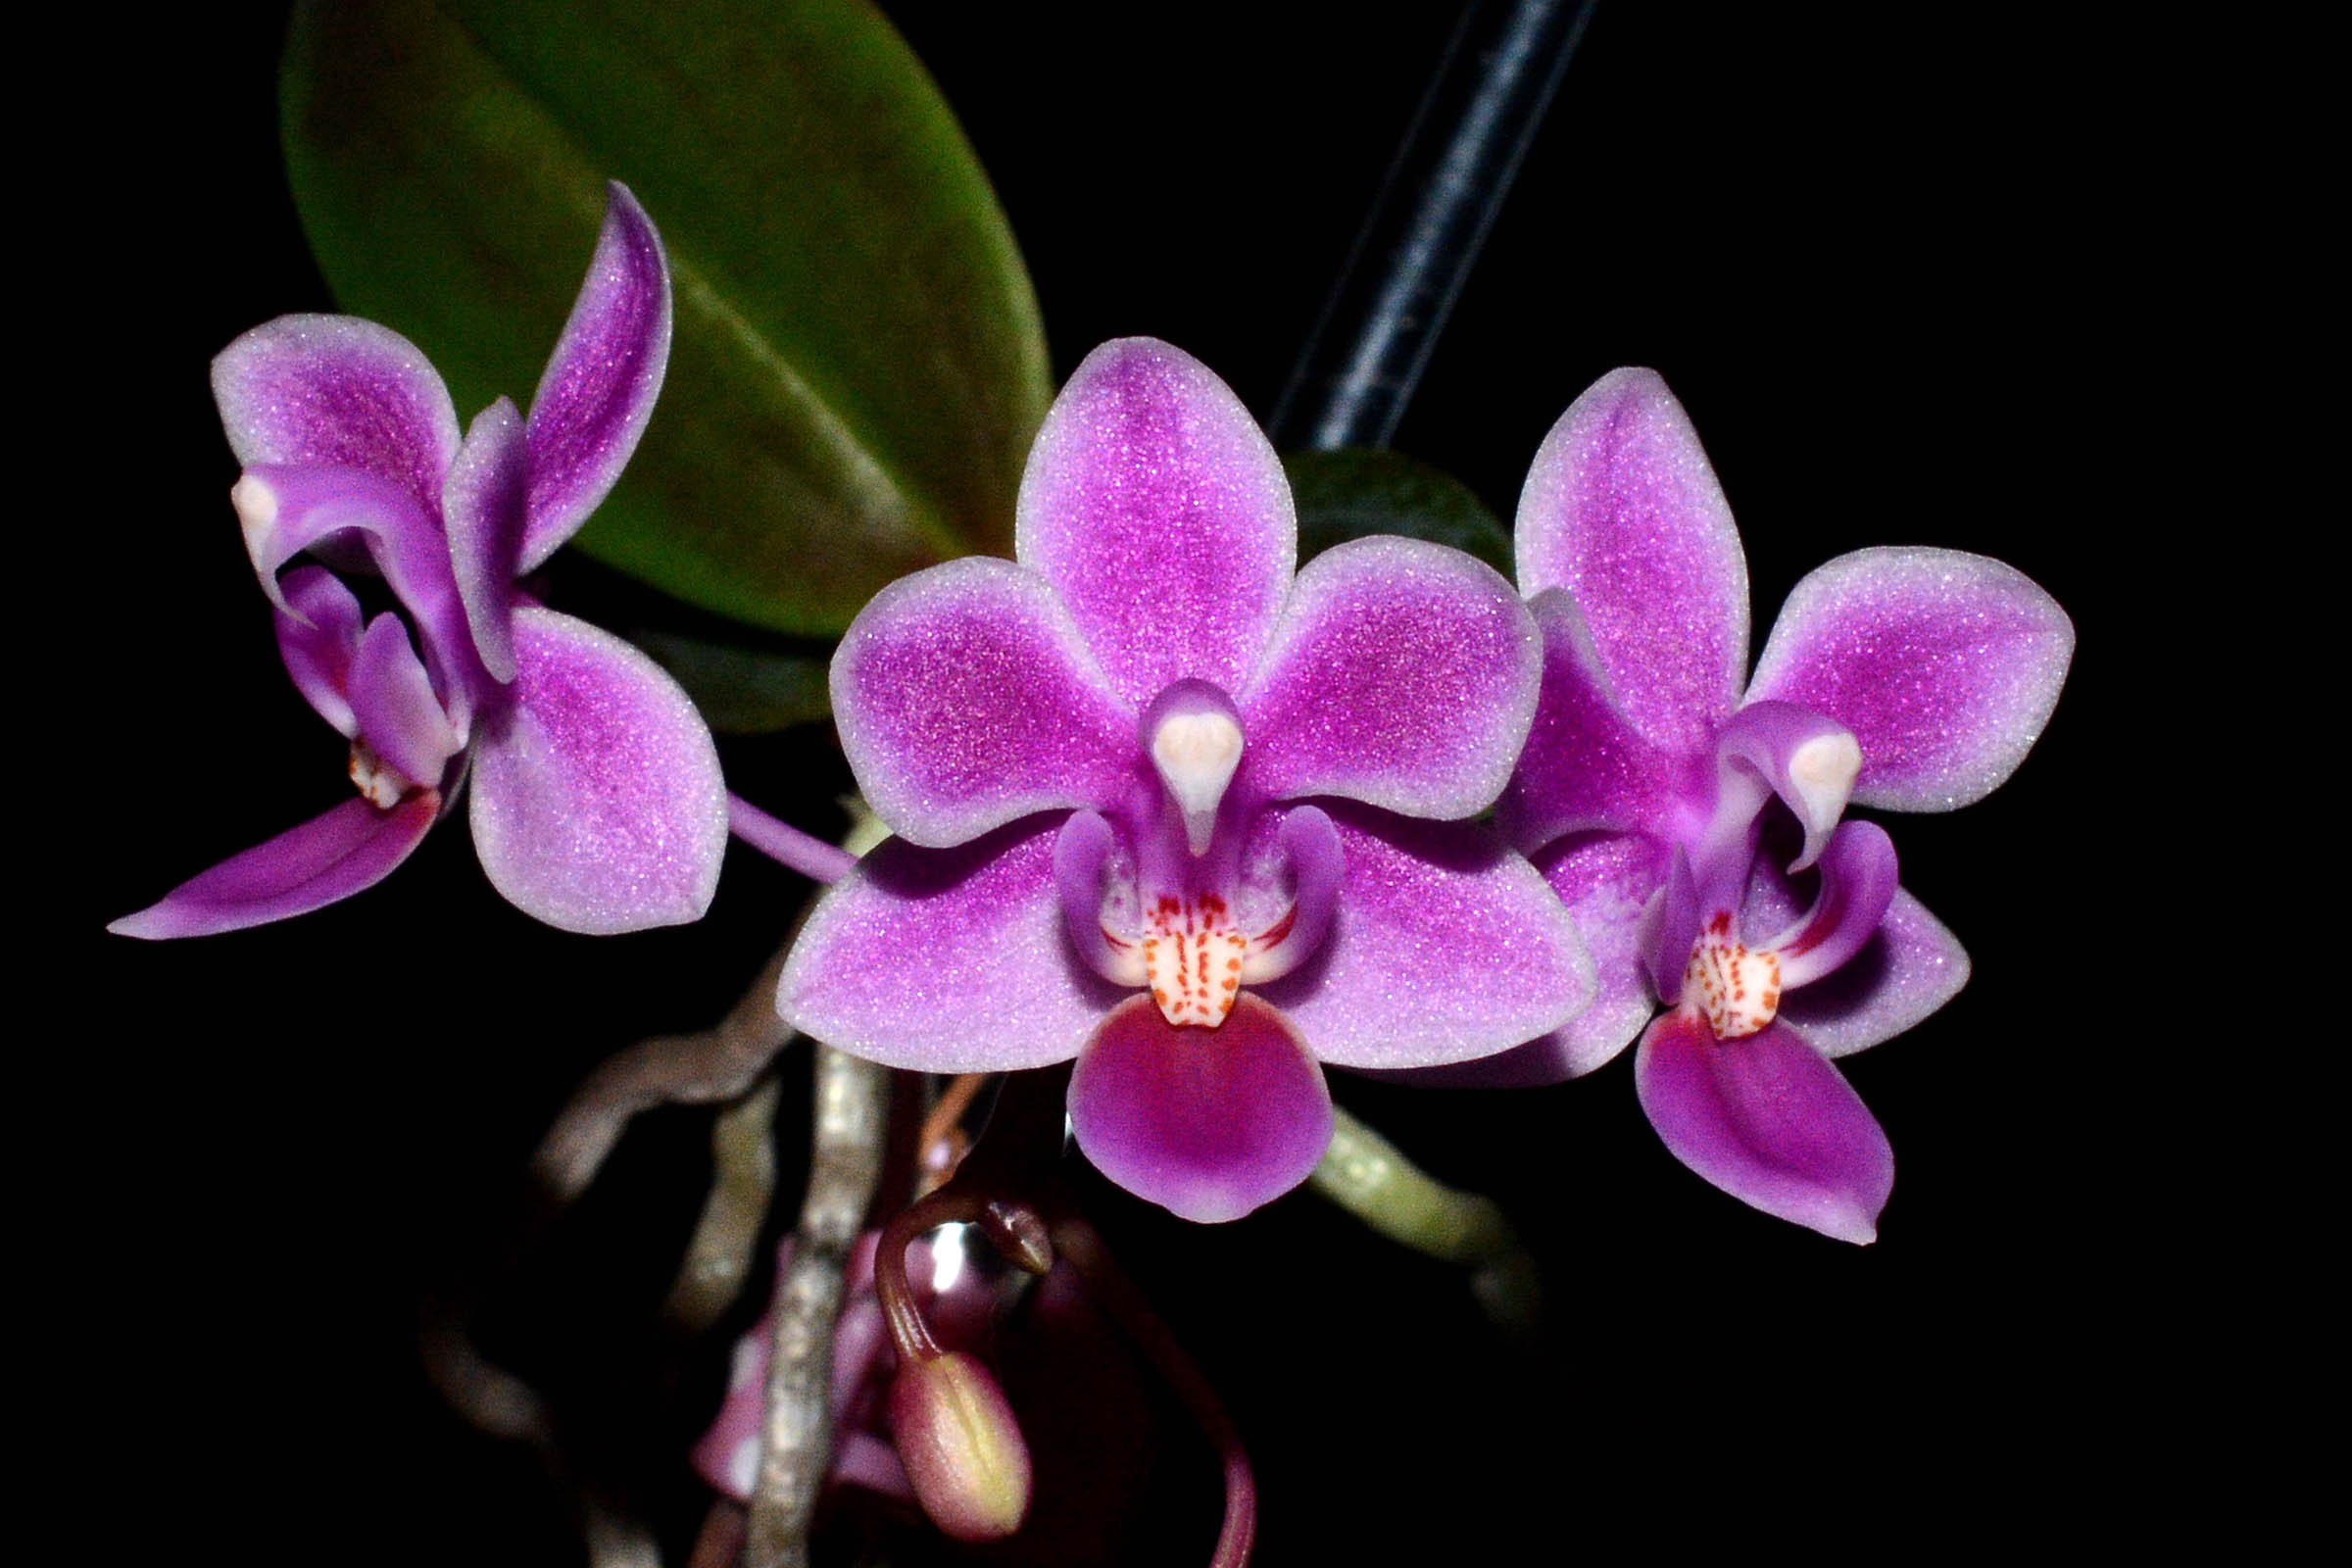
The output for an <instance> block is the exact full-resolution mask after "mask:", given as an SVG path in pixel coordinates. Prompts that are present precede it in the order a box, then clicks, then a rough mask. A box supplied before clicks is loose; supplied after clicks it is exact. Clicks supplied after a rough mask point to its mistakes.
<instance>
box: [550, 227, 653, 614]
mask: <svg viewBox="0 0 2352 1568" xmlns="http://www.w3.org/2000/svg"><path fill="white" fill-rule="evenodd" d="M605 190H606V197H607V202H606V207H605V226H604V230H603V232H602V233H600V234H599V235H598V236H597V241H596V254H595V255H594V256H592V257H590V258H589V261H588V275H587V277H585V278H584V279H582V280H581V283H580V294H579V298H578V299H577V300H575V301H573V303H572V307H571V319H570V320H568V321H566V322H564V336H563V337H562V338H561V339H560V340H559V341H558V342H557V344H556V352H555V353H554V354H553V355H552V356H550V357H549V359H548V362H547V370H546V372H545V373H544V374H542V375H541V376H540V378H539V390H538V392H537V393H536V394H535V395H534V396H533V397H532V398H531V419H530V470H531V479H530V486H531V489H530V530H529V533H528V535H527V536H526V538H525V541H524V544H523V551H522V569H523V570H525V571H528V570H529V569H531V568H532V567H533V566H536V565H538V564H540V563H541V562H543V561H545V560H546V559H547V558H548V557H549V556H551V555H553V554H554V553H555V550H556V547H557V546H558V545H561V544H562V543H563V542H564V540H566V539H568V538H570V537H571V536H572V535H573V534H574V533H576V532H578V531H579V526H580V524H581V523H583V522H586V521H587V520H588V515H589V514H590V513H592V512H594V511H595V510H596V508H597V504H598V503H599V502H601V501H603V500H604V499H605V495H606V493H607V492H608V491H610V490H611V489H612V488H613V480H615V479H617V478H619V477H620V470H621V468H622V467H623V466H626V465H627V463H628V461H629V454H630V453H632V452H635V451H636V450H637V438H638V437H639V436H641V435H643V434H644V433H645V426H646V421H647V420H649V419H651V418H652V417H653V416H654V399H655V398H656V397H657V396H658V395H660V393H661V391H662V374H663V372H664V371H665V370H666V369H667V368H668V365H669V322H670V300H669V263H668V260H667V259H666V258H665V257H664V256H663V255H662V236H661V235H660V234H658V233H656V232H655V231H654V224H653V221H652V220H651V219H649V218H647V217H646V216H645V211H644V209H642V208H640V207H639V206H638V205H637V199H636V198H635V197H634V196H631V195H630V194H629V191H628V187H626V186H625V185H622V184H620V183H619V182H618V181H614V182H613V183H612V184H609V185H607V186H606V187H605Z"/></svg>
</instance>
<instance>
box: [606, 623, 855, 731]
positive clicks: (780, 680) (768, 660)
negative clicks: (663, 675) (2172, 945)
mask: <svg viewBox="0 0 2352 1568" xmlns="http://www.w3.org/2000/svg"><path fill="white" fill-rule="evenodd" d="M629 641H631V642H633V643H635V644H636V645H637V646H638V647H640V648H642V649H644V650H645V651H646V652H647V653H648V654H651V655H652V656H653V658H654V662H656V663H659V664H660V665H661V666H662V668H663V669H666V670H668V671H669V672H670V674H671V675H672V676H673V677H675V679H676V680H677V683H678V684H679V685H681V686H683V687H685V688H686V695H687V696H689V697H691V698H693V699H694V706H695V707H696V708H698V709H700V710H702V714H703V721H704V722H705V723H707V724H709V725H710V726H711V728H712V729H714V730H717V731H719V732H720V733H721V734H725V735H764V734H767V733H769V732H770V731H773V730H779V729H788V728H790V727H791V726H792V725H795V724H806V723H809V722H811V721H813V720H815V719H820V718H824V717H826V716H828V715H829V714H830V713H831V712H832V711H833V700H832V695H831V693H830V692H829V691H828V690H827V688H826V685H825V672H826V669H827V667H828V666H829V664H830V663H831V660H830V659H829V658H827V657H826V656H824V655H822V654H818V655H808V654H778V653H769V652H766V651H764V650H761V649H756V648H738V647H735V646H733V645H731V644H726V643H713V642H705V641H704V640H703V639H701V638H699V637H681V636H679V635H677V634H676V633H674V632H665V631H640V632H632V633H631V634H630V636H629Z"/></svg>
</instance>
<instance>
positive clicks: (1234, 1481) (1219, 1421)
mask: <svg viewBox="0 0 2352 1568" xmlns="http://www.w3.org/2000/svg"><path fill="white" fill-rule="evenodd" d="M1051 1230H1052V1235H1053V1239H1054V1250H1055V1251H1056V1252H1057V1253H1058V1254H1059V1255H1060V1256H1062V1257H1064V1258H1067V1259H1068V1260H1069V1263H1070V1266H1071V1267H1072V1268H1074V1269H1076V1270H1077V1271H1078V1277H1079V1279H1080V1280H1082V1281H1084V1282H1085V1285H1086V1290H1087V1294H1088V1295H1090V1296H1092V1297H1093V1298H1094V1299H1095V1301H1096V1303H1097V1304H1099V1305H1100V1306H1101V1307H1102V1308H1103V1310H1104V1311H1106V1312H1108V1313H1109V1314H1110V1316H1111V1319H1112V1321H1114V1322H1116V1323H1117V1324H1118V1325H1119V1327H1120V1328H1121V1329H1122V1330H1124V1331H1125V1332H1126V1335H1127V1337H1128V1338H1129V1339H1130V1340H1133V1341H1134V1342H1135V1346H1136V1348H1138V1349H1140V1350H1142V1351H1143V1352H1144V1355H1145V1356H1146V1357H1147V1358H1148V1359H1149V1360H1150V1361H1151V1362H1152V1366H1154V1367H1155V1368H1157V1369H1158V1372H1159V1375H1160V1376H1161V1377H1163V1378H1165V1379H1166V1380H1167V1383H1168V1386H1169V1387H1170V1388H1171V1389H1173V1390H1175V1392H1176V1397H1178V1398H1179V1399H1182V1400H1183V1401H1184V1407H1185V1409H1187V1410H1188V1411H1190V1412H1191V1413H1192V1417H1193V1419H1194V1421H1196V1422H1198V1423H1199V1424H1200V1427H1201V1432H1202V1433H1203V1434H1205V1435H1206V1436H1207V1438H1208V1441H1209V1442H1210V1443H1211V1444H1213V1445H1214V1446H1216V1450H1217V1458H1218V1461H1219V1463H1220V1464H1221V1465H1222V1466H1223V1469H1224V1472H1225V1521H1224V1524H1223V1526H1222V1527H1221V1528H1220V1529H1219V1530H1218V1532H1217V1547H1216V1554H1215V1555H1214V1556H1212V1557H1211V1558H1210V1559H1209V1568H1244V1565H1245V1564H1247V1563H1248V1562H1249V1561H1250V1545H1251V1544H1252V1543H1253V1542H1254V1541H1255V1540H1256V1539H1257V1478H1256V1476H1255V1474H1254V1473H1253V1472H1252V1471H1251V1470H1250V1452H1249V1450H1248V1449H1247V1448H1245V1447H1244V1446H1242V1434H1241V1430H1240V1428H1238V1427H1236V1426H1235V1425H1234V1424H1233V1417H1232V1416H1230V1415H1228V1414H1226V1412H1225V1404H1224V1401H1223V1400H1221V1399H1219V1398H1218V1397H1217V1391H1216V1390H1215V1389H1213V1388H1211V1387H1210V1386H1209V1382H1208V1379H1207V1378H1206V1377H1204V1376H1202V1375H1201V1369H1200V1368H1199V1367H1197V1366H1195V1365H1194V1364H1193V1358H1192V1357H1191V1356H1189V1355H1187V1354H1185V1353H1184V1347H1183V1346H1181V1345H1179V1344H1178V1343H1177V1342H1176V1336H1175V1335H1174V1334H1173V1333H1171V1332H1170V1331H1169V1329H1168V1326H1167V1325H1166V1324H1165V1323H1163V1322H1161V1321H1160V1319H1159V1314H1158V1313H1156V1312H1154V1311H1152V1304H1151V1302H1150V1301H1148V1300H1146V1299H1145V1298H1144V1293H1143V1292H1142V1291H1141V1290H1140V1289H1138V1288H1137V1286H1136V1283H1135V1282H1134V1281H1133V1280H1131V1279H1129V1278H1128V1277H1127V1271H1126V1270H1125V1269H1122V1268H1121V1267H1119V1265H1118V1263H1117V1261H1116V1260H1115V1259H1114V1258H1112V1257H1111V1255H1110V1250H1109V1249H1108V1248H1106V1247H1104V1246H1103V1238H1102V1237H1101V1236H1099V1235H1097V1234H1096V1233H1095V1228H1094V1227H1093V1226H1092V1225H1089V1224H1088V1223H1087V1222H1086V1221H1085V1220H1084V1219H1082V1218H1080V1217H1079V1216H1078V1215H1077V1213H1076V1212H1074V1211H1069V1210H1065V1211H1063V1212H1062V1213H1061V1214H1059V1215H1058V1216H1056V1217H1055V1218H1054V1221H1053V1224H1052V1227H1051Z"/></svg>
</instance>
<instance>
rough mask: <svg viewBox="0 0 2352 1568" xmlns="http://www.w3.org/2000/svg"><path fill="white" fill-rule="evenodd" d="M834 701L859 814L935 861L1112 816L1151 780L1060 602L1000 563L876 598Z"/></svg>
mask: <svg viewBox="0 0 2352 1568" xmlns="http://www.w3.org/2000/svg"><path fill="white" fill-rule="evenodd" d="M832 691H833V717H834V722H835V723H836V724H838V725H839V726H840V730H841V745H842V750H843V751H844V752H846V753H847V754H848V755H849V760H850V766H851V768H852V769H853V770H854V771H855V772H856V773H857V775H858V788H859V789H861V790H863V791H864V792H865V798H866V801H867V803H868V804H869V805H871V806H872V807H873V809H874V812H875V814H876V815H878V816H880V817H881V818H882V820H883V821H884V822H887V823H888V824H889V825H890V827H891V830H892V831H893V832H896V833H897V834H899V835H900V836H901V837H902V838H905V839H907V840H909V841H910V842H912V843H916V844H923V845H929V846H931V847H933V848H935V849H936V848H943V847H945V846H947V845H951V844H960V843H962V842H964V841H965V840H967V839H971V838H976V837H977V836H979V835H980V834H982V833H986V832H988V831H989V830H991V829H992V828H996V827H1000V826H1002V825H1003V824H1005V823H1006V822H1010V821H1012V820H1014V819H1016V818H1018V817H1022V816H1026V815H1028V814H1029V813H1030V812H1032V811H1042V810H1048V809H1054V808H1062V807H1093V806H1104V805H1108V804H1109V803H1110V802H1111V801H1112V800H1113V799H1114V798H1116V796H1117V795H1118V793H1119V792H1120V790H1121V789H1122V786H1123V785H1125V784H1126V783H1127V782H1128V781H1129V779H1130V778H1131V776H1132V775H1134V774H1135V772H1136V770H1137V769H1139V768H1143V767H1146V766H1148V765H1149V764H1148V763H1147V762H1146V761H1145V760H1144V755H1143V746H1142V742H1141V741H1140V740H1139V739H1138V738H1137V736H1136V729H1135V725H1136V717H1135V711H1134V710H1133V709H1132V708H1130V707H1128V706H1127V705H1125V704H1123V703H1122V702H1121V701H1120V700H1119V698H1118V697H1117V696H1116V695H1115V694H1114V693H1113V692H1112V691H1111V689H1110V687H1109V684H1108V683H1107V682H1106V681H1105V680H1104V678H1103V671H1102V669H1101V667H1100V666H1099V665H1097V664H1096V662H1095V661H1094V657H1093V655H1092V654H1090V653H1089V652H1088V651H1087V647H1086V644H1085V642H1084V640H1083V639H1082V638H1081V637H1080V636H1079V633H1078V628H1077V627H1076V625H1075V624H1073V623H1072V621H1071V619H1070V617H1069V614H1068V613H1067V612H1066V611H1064V610H1063V608H1062V606H1061V604H1060V602H1059V601H1058V600H1057V599H1055V597H1054V590H1053V589H1052V588H1051V587H1050V586H1048V584H1047V583H1046V581H1045V579H1044V578H1042V577H1040V576H1038V575H1037V573H1035V572H1033V571H1028V570H1025V569H1024V568H1022V567H1020V566H1016V565H1013V564H1011V563H1009V562H1004V561H991V560H987V559H984V558H981V557H970V558H967V559H965V560H962V561H952V562H949V563H948V564H946V565H942V566H934V567H932V568H931V569H930V570H928V571H919V572H916V573H915V574H914V575H912V576H910V577H902V578H901V579H899V580H898V581H897V582H895V583H892V584H891V585H890V586H889V587H888V588H885V589H883V590H882V591H881V592H880V593H878V594H876V595H875V596H874V598H873V601H872V602H871V603H870V604H868V605H867V606H866V607H865V609H864V610H863V611H861V612H859V613H858V618H857V619H856V620H855V621H853V622H852V623H851V625H850V630H849V634H848V635H847V636H845V637H844V638H843V639H842V641H841V649H840V652H838V653H836V654H835V655H834V656H833V673H832Z"/></svg>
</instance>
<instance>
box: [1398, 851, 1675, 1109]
mask: <svg viewBox="0 0 2352 1568" xmlns="http://www.w3.org/2000/svg"><path fill="white" fill-rule="evenodd" d="M1533 863H1534V865H1535V867H1536V870H1537V871H1538V872H1539V873H1540V874H1541V875H1542V876H1543V878H1544V881H1546V882H1548V883H1550V884H1551V890H1552V891H1553V892H1554V893H1556V894H1558V895H1559V896H1560V900H1561V902H1562V903H1563V904H1565V905H1566V907H1567V909H1568V916H1569V918H1570V919H1571V920H1573V921H1575V922H1576V934H1577V935H1578V936H1580V937H1582V938H1583V939H1584V943H1585V948H1586V951H1587V952H1589V953H1591V954H1592V955H1593V1004H1592V1005H1591V1006H1588V1007H1586V1008H1585V1009H1584V1010H1583V1011H1582V1012H1580V1013H1578V1014H1577V1015H1576V1016H1575V1017H1573V1018H1571V1019H1569V1020H1568V1021H1567V1022H1566V1023H1564V1024H1562V1025H1560V1026H1559V1027H1558V1028H1557V1029H1554V1030H1552V1031H1551V1032H1550V1033H1549V1034H1545V1035H1540V1036H1538V1037H1537V1038H1536V1039H1534V1040H1531V1041H1529V1042H1528V1043H1527V1044H1526V1045H1523V1046H1515V1047H1513V1048H1512V1049H1511V1050H1509V1051H1506V1052H1503V1053H1502V1054H1499V1055H1495V1056H1482V1057H1480V1058H1479V1059H1478V1060H1476V1061H1465V1062H1458V1063H1456V1064H1454V1065H1452V1066H1449V1067H1423V1068H1417V1069H1414V1070H1411V1071H1407V1072H1403V1073H1399V1074H1397V1076H1398V1077H1399V1078H1403V1079H1406V1080H1408V1081H1410V1082H1413V1083H1417V1084H1424V1085H1431V1086H1438V1085H1444V1086H1448V1087H1462V1088H1473V1089H1532V1088H1535V1087H1537V1086H1539V1085H1543V1084H1556V1083H1559V1082H1561V1081H1563V1080H1565V1079H1569V1078H1581V1077H1583V1076H1584V1075H1585V1074H1586V1073H1589V1072H1591V1071H1593V1069H1594V1068H1596V1067H1599V1066H1601V1065H1602V1064H1604V1063H1606V1062H1608V1061H1609V1060H1611V1059H1612V1058H1614V1057H1615V1056H1616V1055H1617V1054H1618V1053H1619V1052H1621V1051H1623V1050H1624V1049H1625V1048H1626V1047H1627V1046H1629V1045H1632V1044H1633V1043H1634V1040H1635V1039H1636V1037H1638V1036H1639V1035H1640V1034H1641V1033H1642V1025H1643V1024H1645V1023H1647V1022H1649V1017H1650V1014H1651V1013H1653V1012H1655V1011H1657V1010H1658V999H1657V995H1656V993H1654V992H1652V991H1651V990H1650V988H1649V978H1648V976H1647V975H1646V974H1644V973H1643V972H1642V963H1641V958H1640V951H1641V942H1640V933H1641V929H1642V909H1643V908H1644V907H1647V905H1648V903H1649V900H1650V896H1651V895H1652V894H1654V893H1656V892H1657V890H1658V888H1659V886H1660V885H1661V884H1662V883H1663V882H1664V881H1665V878H1666V865H1667V852H1666V850H1665V848H1664V846H1662V845H1660V844H1659V843H1658V842H1657V841H1656V840H1654V839H1650V838H1647V837H1644V836H1643V835H1642V834H1639V833H1578V834H1573V835H1571V836H1570V837H1568V838H1565V839H1561V840H1559V841H1558V842H1556V843H1553V844H1551V845H1548V846H1546V847H1545V848H1544V849H1543V850H1541V851H1539V852H1537V854H1536V855H1535V857H1534V859H1533Z"/></svg>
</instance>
